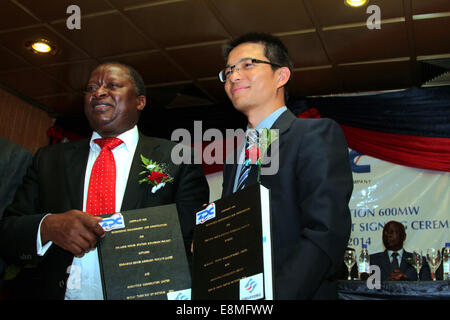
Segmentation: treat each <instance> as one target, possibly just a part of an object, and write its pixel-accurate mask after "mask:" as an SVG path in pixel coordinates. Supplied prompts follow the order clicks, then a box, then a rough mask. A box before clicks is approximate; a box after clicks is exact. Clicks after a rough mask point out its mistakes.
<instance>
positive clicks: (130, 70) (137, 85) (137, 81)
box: [97, 61, 147, 96]
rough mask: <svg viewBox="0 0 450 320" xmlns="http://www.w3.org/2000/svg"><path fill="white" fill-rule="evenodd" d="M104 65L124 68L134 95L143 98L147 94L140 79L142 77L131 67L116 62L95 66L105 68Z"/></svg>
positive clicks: (142, 80)
mask: <svg viewBox="0 0 450 320" xmlns="http://www.w3.org/2000/svg"><path fill="white" fill-rule="evenodd" d="M105 65H118V66H121V67H124V68H126V69H127V70H128V73H129V75H130V78H131V80H132V81H133V83H134V87H135V89H136V93H137V95H138V96H145V95H146V94H147V90H146V88H145V82H144V79H143V78H142V76H141V75H140V74H139V72H137V71H136V69H134V68H133V67H132V66H130V65H127V64H125V63H121V62H116V61H108V62H105V63H102V64H100V65H98V66H97V68H98V67H100V66H105Z"/></svg>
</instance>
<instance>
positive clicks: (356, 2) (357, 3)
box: [345, 0, 368, 7]
mask: <svg viewBox="0 0 450 320" xmlns="http://www.w3.org/2000/svg"><path fill="white" fill-rule="evenodd" d="M367 2H368V0H345V4H347V5H349V6H351V7H361V6H363V5H365V4H366V3H367Z"/></svg>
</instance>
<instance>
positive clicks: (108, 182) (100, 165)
mask: <svg viewBox="0 0 450 320" xmlns="http://www.w3.org/2000/svg"><path fill="white" fill-rule="evenodd" d="M94 142H95V143H96V144H98V145H99V146H100V148H102V150H101V151H100V154H99V155H98V157H97V159H96V160H95V162H94V165H93V166H92V171H91V176H90V178H89V189H88V195H87V200H86V212H88V213H90V214H93V215H98V214H105V213H113V212H115V211H116V210H115V208H116V162H115V160H114V155H113V153H112V151H111V150H112V149H114V148H115V147H117V146H118V145H120V144H121V143H122V142H123V141H122V140H120V139H118V138H103V139H95V140H94Z"/></svg>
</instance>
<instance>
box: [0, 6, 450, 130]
mask: <svg viewBox="0 0 450 320" xmlns="http://www.w3.org/2000/svg"><path fill="white" fill-rule="evenodd" d="M71 4H76V5H78V6H80V8H81V16H82V20H81V30H69V29H68V28H67V27H66V19H67V17H68V14H67V13H66V9H67V7H68V6H69V5H71ZM369 5H377V6H379V7H380V10H381V19H382V24H381V29H380V30H377V29H375V30H369V29H368V28H367V27H366V24H365V22H366V20H367V18H368V17H369V14H367V13H366V9H367V6H365V7H363V8H359V9H358V8H350V7H348V6H346V5H345V4H344V0H278V1H268V0H95V1H94V0H39V1H37V0H2V7H1V10H0V84H1V85H3V86H6V87H9V88H11V89H12V90H13V91H14V90H15V91H17V92H20V93H22V94H24V95H26V96H27V97H28V98H30V99H37V100H38V102H39V103H41V104H43V105H45V106H47V107H48V108H50V109H53V110H55V112H57V113H58V114H64V113H65V114H77V113H78V114H82V107H81V106H82V104H83V98H82V97H83V95H82V90H83V89H84V86H85V82H86V79H87V78H88V76H89V74H90V72H91V71H92V70H93V69H94V68H95V66H96V65H97V63H100V62H103V61H111V60H112V61H118V62H121V63H126V64H130V65H132V66H133V67H134V68H136V70H137V71H138V72H140V73H141V74H142V76H143V78H144V80H145V84H146V86H147V88H148V92H149V94H148V101H149V104H151V106H152V108H149V110H152V111H151V112H150V113H148V112H146V113H144V117H145V116H149V117H152V115H153V112H160V115H161V117H166V116H167V115H168V114H165V113H164V110H166V111H169V110H170V112H173V113H171V114H170V115H171V116H173V115H176V114H178V113H177V112H175V111H176V110H177V109H178V110H185V112H184V113H183V114H184V115H186V114H192V117H195V118H202V119H209V120H211V121H212V122H213V123H217V121H219V120H222V119H223V121H225V122H227V123H230V125H231V123H233V121H235V119H237V117H236V113H234V114H231V113H230V114H229V117H228V116H227V114H228V111H226V110H228V109H226V108H223V109H222V108H221V106H228V107H229V106H230V103H229V100H228V98H227V96H226V94H225V92H224V88H223V84H222V83H220V82H219V81H218V78H217V72H218V70H220V69H221V68H222V67H223V65H224V60H223V58H222V54H221V51H222V49H221V47H222V44H223V43H225V42H226V41H227V40H228V39H230V38H231V37H233V36H237V35H240V34H243V33H245V32H249V31H263V32H269V33H273V34H276V35H279V36H280V37H281V39H282V40H283V42H284V43H285V44H286V46H287V48H288V49H289V52H290V55H291V57H292V60H293V62H294V67H295V68H296V69H295V72H294V73H293V78H292V79H291V81H290V86H289V91H290V96H292V97H303V96H310V95H322V94H324V95H327V94H336V93H344V92H360V91H376V90H387V89H393V88H405V87H408V86H413V85H420V84H421V83H420V76H421V74H420V73H419V72H418V71H417V70H419V68H418V67H419V65H418V64H417V63H416V62H415V61H416V60H419V61H423V60H427V61H429V60H430V59H440V60H439V61H444V62H445V61H446V60H449V59H450V58H449V57H450V33H449V32H448V30H450V1H449V0H370V1H369ZM430 13H434V15H425V14H430ZM404 14H407V16H406V17H405V16H404ZM411 15H415V16H413V20H411ZM393 18H395V19H393ZM41 37H46V38H49V39H50V40H51V41H53V42H55V43H56V45H57V46H58V47H59V48H60V52H59V54H58V55H56V56H50V57H46V56H42V55H35V54H32V53H31V51H28V50H27V49H25V48H24V46H23V44H24V42H25V41H26V40H31V39H35V38H41ZM417 55H419V56H421V57H419V58H417ZM423 56H428V57H423ZM375 62H377V63H375ZM445 65H447V64H445ZM443 68H444V67H443ZM412 79H415V80H414V81H415V83H413V80H412ZM210 100H215V101H216V102H217V105H215V106H211V105H208V104H209V103H210ZM191 104H198V109H196V111H195V112H190V110H194V109H195V106H190V105H191ZM182 108H184V109H182ZM190 108H191V109H190ZM209 108H210V109H209ZM231 109H232V107H231ZM208 110H211V114H210V113H209V112H207V111H208ZM218 110H220V114H219V115H217V114H212V113H214V112H216V113H217V112H218ZM147 111H148V110H147ZM147 114H148V115H147ZM180 114H181V113H180ZM192 117H190V118H189V117H186V116H183V118H182V119H174V124H176V125H179V123H182V122H183V121H191V120H192V119H191V118H192ZM185 118H186V119H185ZM143 121H144V122H145V119H144V120H143ZM162 125H164V124H162ZM231 126H233V125H231Z"/></svg>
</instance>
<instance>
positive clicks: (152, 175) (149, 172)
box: [139, 155, 173, 193]
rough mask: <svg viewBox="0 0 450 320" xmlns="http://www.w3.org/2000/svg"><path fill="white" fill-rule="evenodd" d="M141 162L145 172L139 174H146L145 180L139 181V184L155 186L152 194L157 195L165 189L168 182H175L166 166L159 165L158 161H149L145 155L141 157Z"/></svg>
mask: <svg viewBox="0 0 450 320" xmlns="http://www.w3.org/2000/svg"><path fill="white" fill-rule="evenodd" d="M141 160H142V166H143V167H144V168H145V170H144V171H142V172H140V173H139V174H145V178H143V179H141V180H139V183H149V184H151V185H153V188H152V193H155V192H156V191H158V190H159V189H161V188H162V187H164V186H165V185H166V183H167V182H172V181H173V178H172V177H171V176H170V175H169V173H168V170H167V166H166V165H165V164H158V163H157V162H156V161H152V160H150V159H147V158H146V157H144V156H143V155H141Z"/></svg>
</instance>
